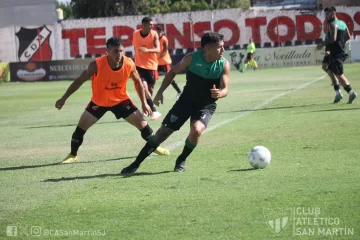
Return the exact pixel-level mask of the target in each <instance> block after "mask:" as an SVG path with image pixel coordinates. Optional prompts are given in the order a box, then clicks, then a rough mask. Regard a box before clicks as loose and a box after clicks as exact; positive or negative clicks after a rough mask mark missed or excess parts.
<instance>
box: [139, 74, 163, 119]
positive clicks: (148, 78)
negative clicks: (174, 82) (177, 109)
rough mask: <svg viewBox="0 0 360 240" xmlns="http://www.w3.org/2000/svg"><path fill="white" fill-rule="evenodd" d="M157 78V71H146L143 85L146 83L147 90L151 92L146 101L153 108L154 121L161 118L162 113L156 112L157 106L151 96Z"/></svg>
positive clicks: (152, 117)
mask: <svg viewBox="0 0 360 240" xmlns="http://www.w3.org/2000/svg"><path fill="white" fill-rule="evenodd" d="M156 78H157V71H155V70H145V71H144V78H143V79H144V81H143V83H144V85H146V86H147V89H148V92H149V94H148V96H147V98H146V101H147V103H148V105H149V106H150V108H151V111H152V114H151V120H153V121H155V120H158V119H159V118H160V117H161V113H160V112H158V111H157V110H156V107H155V104H154V102H153V100H152V98H151V96H152V94H153V92H154V86H155V83H156Z"/></svg>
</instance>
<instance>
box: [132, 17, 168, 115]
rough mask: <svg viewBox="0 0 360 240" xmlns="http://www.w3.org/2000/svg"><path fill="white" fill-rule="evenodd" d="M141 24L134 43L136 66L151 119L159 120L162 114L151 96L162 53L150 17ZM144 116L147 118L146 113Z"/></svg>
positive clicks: (145, 18)
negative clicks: (159, 57)
mask: <svg viewBox="0 0 360 240" xmlns="http://www.w3.org/2000/svg"><path fill="white" fill-rule="evenodd" d="M141 23H142V28H141V29H139V30H136V31H135V32H134V36H133V42H132V43H133V45H134V51H135V65H136V69H137V71H138V72H139V75H140V78H141V80H142V81H143V84H144V88H145V93H146V101H147V103H148V105H149V106H150V108H151V111H152V115H151V119H152V120H157V119H159V118H160V117H161V114H160V113H159V112H158V111H156V108H155V105H154V103H153V101H152V99H151V96H152V94H153V91H154V85H155V82H156V80H157V78H158V72H157V68H158V60H157V54H158V53H159V52H160V43H159V36H158V34H157V32H156V31H154V30H152V28H153V26H154V25H153V21H152V19H151V18H150V17H144V18H143V19H142V21H141ZM144 115H145V116H146V114H145V113H144Z"/></svg>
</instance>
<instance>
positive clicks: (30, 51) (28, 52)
mask: <svg viewBox="0 0 360 240" xmlns="http://www.w3.org/2000/svg"><path fill="white" fill-rule="evenodd" d="M50 33H51V32H50V31H49V29H47V28H46V27H44V28H43V29H42V30H41V31H40V33H39V35H38V36H36V37H35V38H34V40H33V41H32V42H31V43H30V45H29V46H28V47H27V48H26V49H25V51H24V52H23V53H22V54H21V56H20V62H27V61H29V60H30V58H31V57H32V56H33V55H34V54H35V53H36V51H37V50H38V49H39V47H40V45H41V44H42V43H44V41H45V40H46V39H47V38H48V36H49V34H50ZM14 37H15V36H14Z"/></svg>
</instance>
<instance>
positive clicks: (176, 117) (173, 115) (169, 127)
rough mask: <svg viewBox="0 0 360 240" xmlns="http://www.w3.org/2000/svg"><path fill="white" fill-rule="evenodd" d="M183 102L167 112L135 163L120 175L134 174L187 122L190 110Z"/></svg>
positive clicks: (177, 103) (179, 102) (178, 102)
mask: <svg viewBox="0 0 360 240" xmlns="http://www.w3.org/2000/svg"><path fill="white" fill-rule="evenodd" d="M184 102H185V101H181V100H179V101H177V102H176V103H175V105H174V106H173V107H172V108H171V110H170V111H169V112H168V114H167V115H166V117H165V118H164V121H163V122H162V126H161V127H160V128H159V130H158V131H157V132H156V133H155V135H154V136H153V137H151V138H150V139H149V140H148V141H147V143H146V144H145V146H144V147H143V148H142V149H141V151H140V153H139V155H138V156H137V157H136V159H135V161H134V162H133V163H131V164H130V165H129V166H127V167H125V168H124V169H123V170H122V171H121V174H128V173H134V172H135V171H136V170H137V169H138V168H139V166H140V164H141V163H142V162H143V161H144V160H145V159H146V158H147V157H148V156H149V155H150V154H151V153H152V152H153V151H154V150H155V149H156V148H157V147H158V146H159V145H160V144H161V143H163V142H164V141H165V140H166V139H167V138H168V137H169V136H170V135H171V134H172V133H173V132H174V131H177V130H179V129H180V128H181V126H182V125H183V124H184V123H185V122H186V121H187V119H188V118H189V117H190V114H191V108H188V106H187V105H186V103H184ZM190 107H191V106H190Z"/></svg>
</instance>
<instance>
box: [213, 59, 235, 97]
mask: <svg viewBox="0 0 360 240" xmlns="http://www.w3.org/2000/svg"><path fill="white" fill-rule="evenodd" d="M229 83H230V63H229V61H225V62H224V70H223V73H222V75H221V77H220V89H217V88H216V87H215V85H214V87H213V89H211V90H210V91H211V97H212V98H215V99H218V98H224V97H226V96H227V95H228V92H229Z"/></svg>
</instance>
